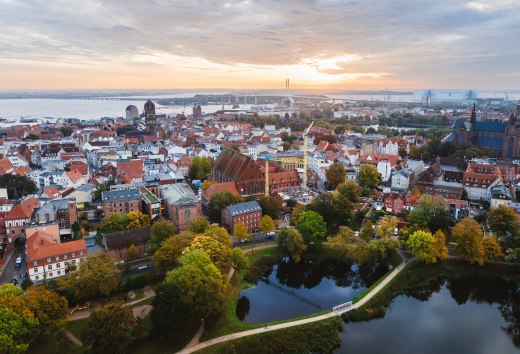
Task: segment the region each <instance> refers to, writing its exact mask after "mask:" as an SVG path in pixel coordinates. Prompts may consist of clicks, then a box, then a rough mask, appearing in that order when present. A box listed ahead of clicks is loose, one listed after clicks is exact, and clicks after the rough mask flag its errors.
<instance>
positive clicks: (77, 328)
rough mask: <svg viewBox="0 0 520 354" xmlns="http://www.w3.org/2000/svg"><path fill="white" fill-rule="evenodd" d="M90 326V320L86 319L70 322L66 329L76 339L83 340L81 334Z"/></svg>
mask: <svg viewBox="0 0 520 354" xmlns="http://www.w3.org/2000/svg"><path fill="white" fill-rule="evenodd" d="M87 326H88V318H84V319H81V320H77V321H69V323H67V325H66V326H65V329H66V330H68V331H69V332H70V333H72V334H73V335H74V337H76V338H78V339H79V340H81V333H83V332H84V331H85V329H86V328H87Z"/></svg>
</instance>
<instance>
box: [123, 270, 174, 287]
mask: <svg viewBox="0 0 520 354" xmlns="http://www.w3.org/2000/svg"><path fill="white" fill-rule="evenodd" d="M165 276H166V273H162V272H161V273H154V272H146V273H142V274H137V275H133V276H131V277H129V278H128V279H127V280H126V283H125V290H126V291H130V290H137V289H141V288H143V287H145V286H146V285H149V284H155V283H159V282H161V281H163V280H164V277H165Z"/></svg>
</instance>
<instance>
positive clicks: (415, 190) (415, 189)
mask: <svg viewBox="0 0 520 354" xmlns="http://www.w3.org/2000/svg"><path fill="white" fill-rule="evenodd" d="M410 195H411V196H412V197H420V196H421V195H422V193H421V190H420V189H419V187H417V186H415V187H413V189H412V191H411V192H410Z"/></svg>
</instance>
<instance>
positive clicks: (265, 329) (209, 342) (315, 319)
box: [178, 245, 412, 354]
mask: <svg viewBox="0 0 520 354" xmlns="http://www.w3.org/2000/svg"><path fill="white" fill-rule="evenodd" d="M275 246H276V245H267V246H264V247H262V248H269V247H275ZM259 248H260V247H259ZM259 248H258V249H259ZM399 254H400V256H401V258H402V262H401V264H399V265H398V266H397V267H396V268H395V269H394V270H393V271H392V272H391V273H390V274H389V275H388V276H387V277H386V278H385V279H383V281H382V282H381V283H379V284H378V285H377V286H376V287H375V288H374V289H372V291H370V292H369V293H368V294H367V295H366V296H365V297H364V298H363V299H361V300H360V301H358V302H357V303H355V304H353V305H351V306H349V307H346V308H344V309H343V310H342V311H331V312H328V313H326V314H323V315H320V316H316V317H310V318H304V319H301V320H296V321H292V322H285V323H280V324H276V325H270V326H266V327H262V328H256V329H252V330H249V331H242V332H236V333H231V334H227V335H225V336H222V337H217V338H213V339H210V340H207V341H205V342H202V343H198V344H196V345H193V346H190V347H188V346H186V347H185V348H183V349H182V350H181V351H179V352H178V354H188V353H193V352H196V351H197V350H201V349H204V348H207V347H210V346H212V345H215V344H219V343H222V342H227V341H230V340H233V339H238V338H243V337H249V336H252V335H255V334H260V333H265V332H270V331H276V330H279V329H284V328H290V327H295V326H301V325H303V324H307V323H313V322H318V321H323V320H326V319H329V318H332V317H335V316H340V315H341V314H343V313H345V312H348V311H352V310H354V309H357V308H359V307H361V306H363V305H364V304H366V303H367V302H368V301H370V300H371V299H372V298H373V297H374V296H375V295H376V294H377V293H379V292H380V291H381V290H382V289H383V288H384V287H385V286H386V285H388V283H390V282H391V281H392V280H393V279H394V278H395V277H396V276H397V275H398V274H399V273H400V272H401V271H402V270H403V269H404V268H405V267H406V266H407V265H408V263H410V260H412V259H409V258H408V257H407V256H406V255H405V254H404V253H402V252H399Z"/></svg>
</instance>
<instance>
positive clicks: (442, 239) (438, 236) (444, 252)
mask: <svg viewBox="0 0 520 354" xmlns="http://www.w3.org/2000/svg"><path fill="white" fill-rule="evenodd" d="M433 239H434V243H433V248H434V250H435V252H434V254H435V257H436V258H437V260H439V261H443V260H445V259H448V247H446V235H444V232H442V230H437V231H435V233H434V234H433Z"/></svg>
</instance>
